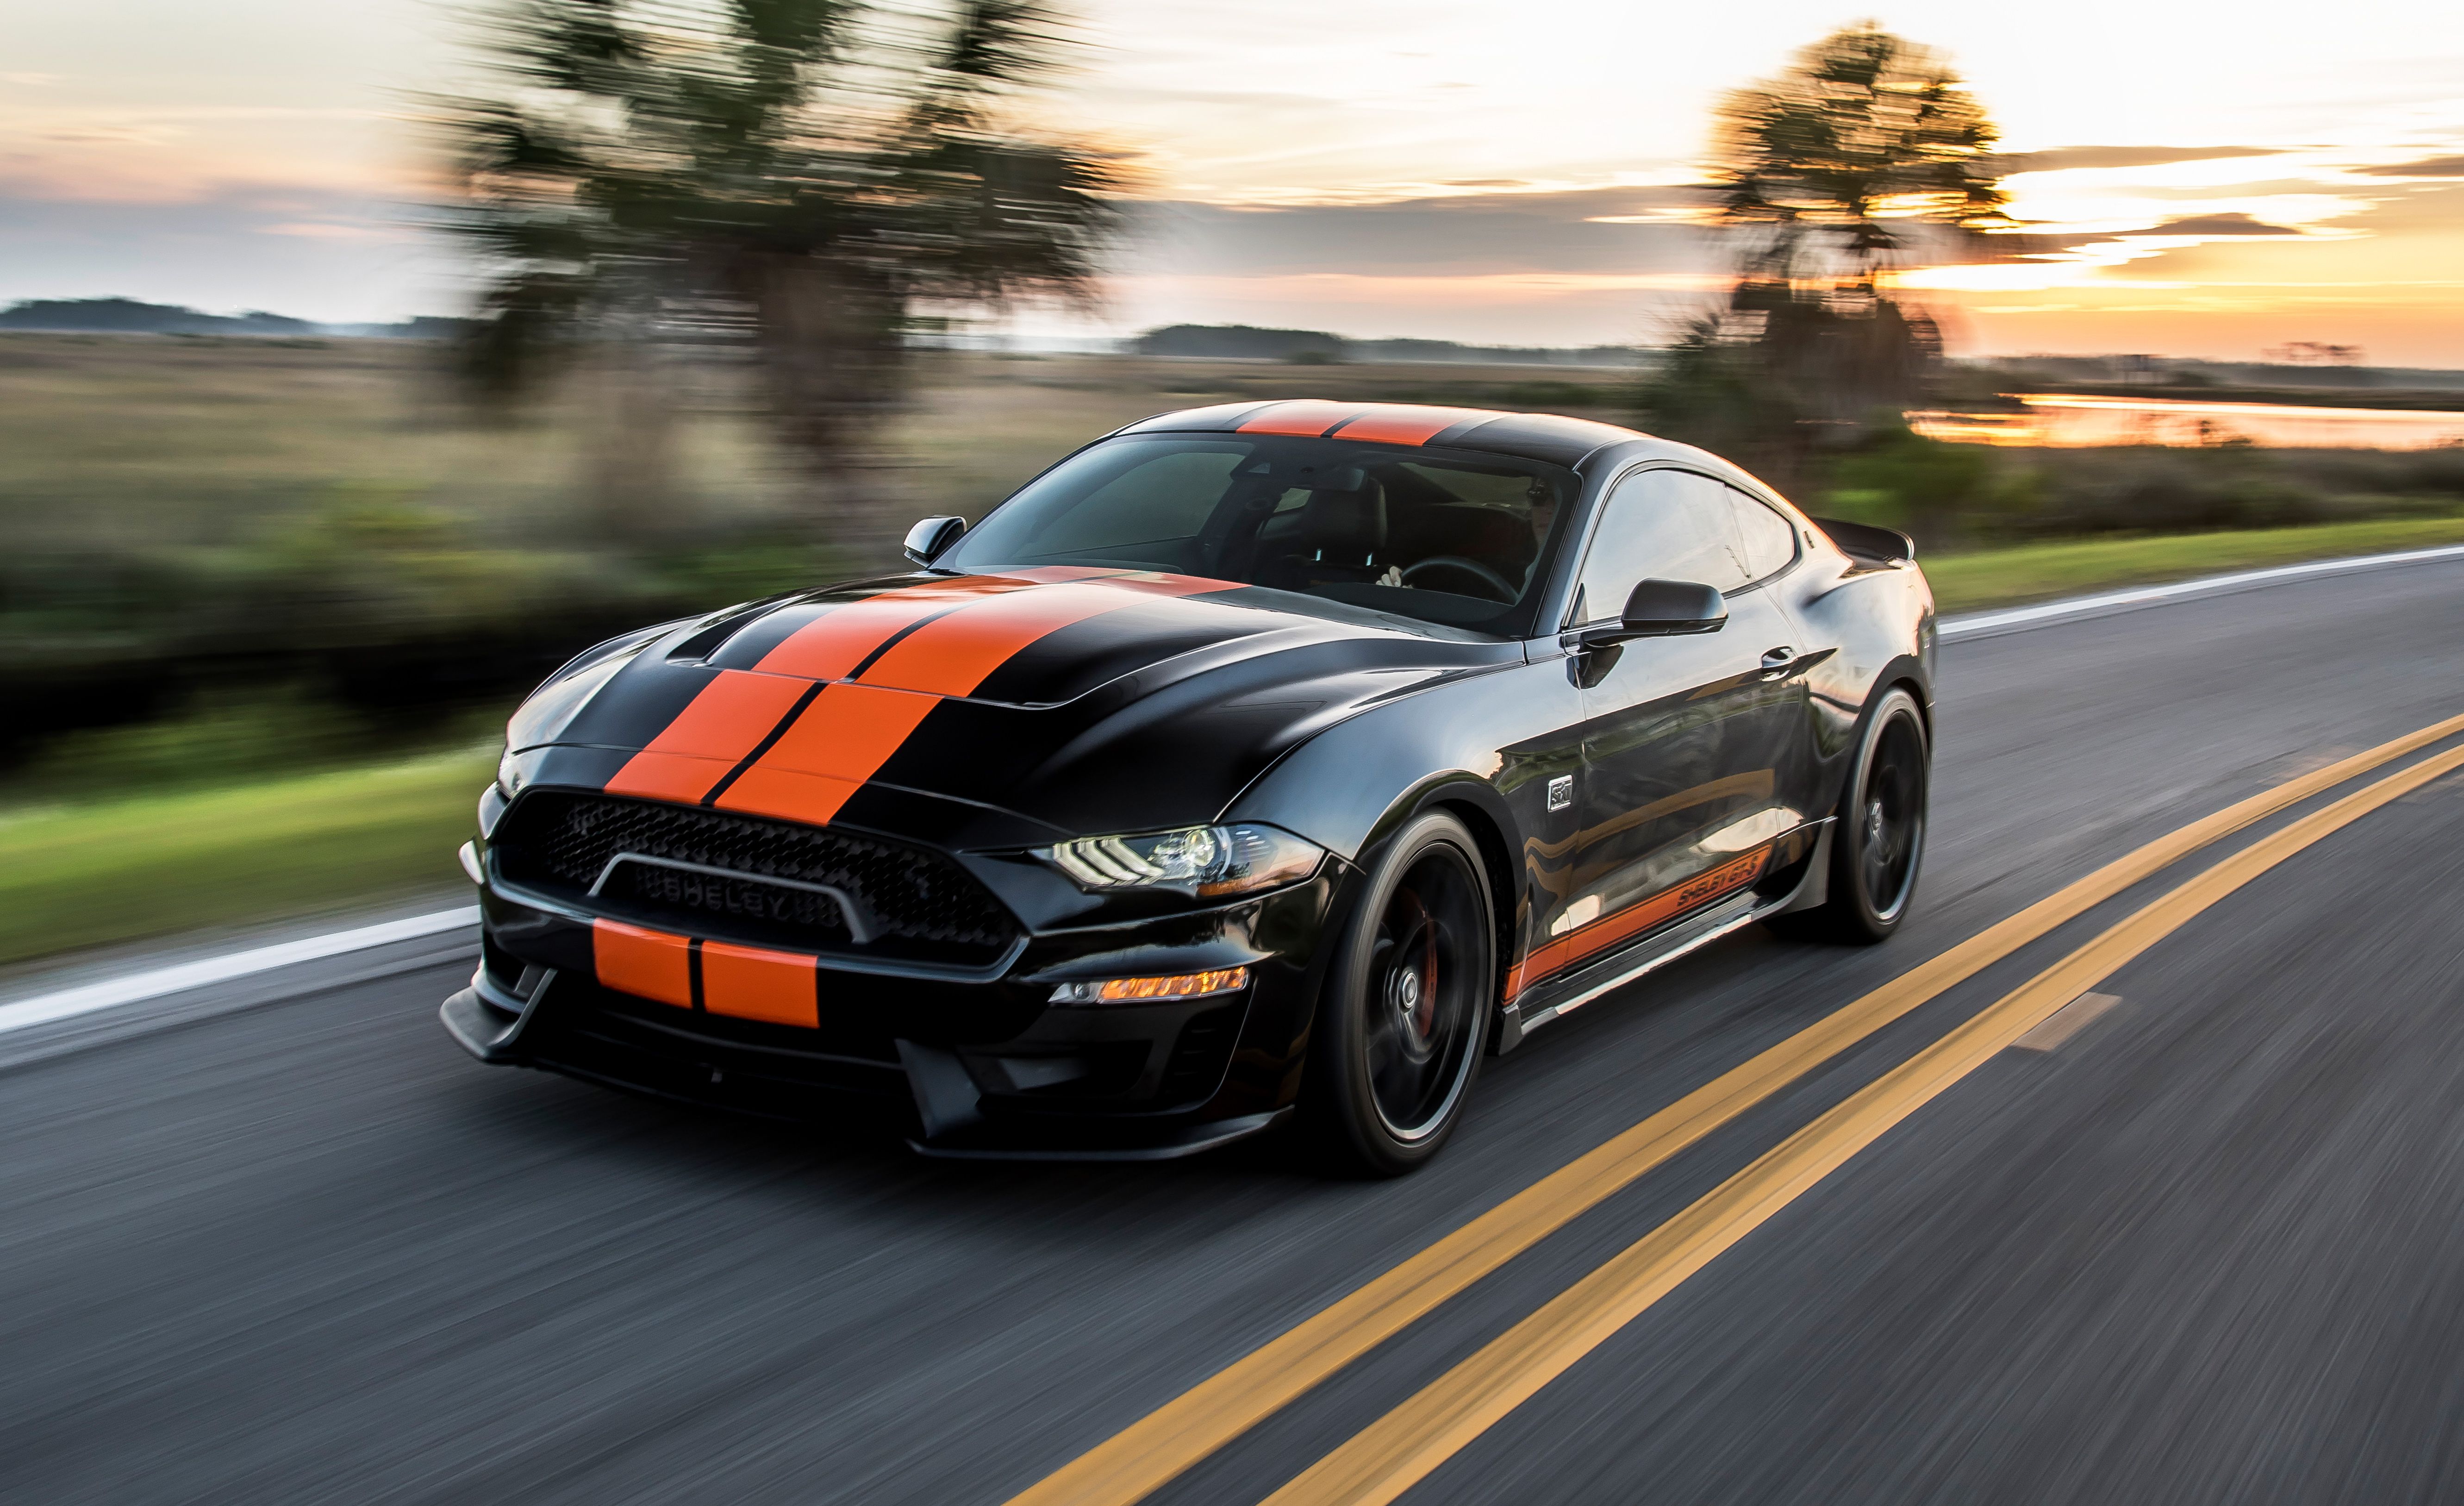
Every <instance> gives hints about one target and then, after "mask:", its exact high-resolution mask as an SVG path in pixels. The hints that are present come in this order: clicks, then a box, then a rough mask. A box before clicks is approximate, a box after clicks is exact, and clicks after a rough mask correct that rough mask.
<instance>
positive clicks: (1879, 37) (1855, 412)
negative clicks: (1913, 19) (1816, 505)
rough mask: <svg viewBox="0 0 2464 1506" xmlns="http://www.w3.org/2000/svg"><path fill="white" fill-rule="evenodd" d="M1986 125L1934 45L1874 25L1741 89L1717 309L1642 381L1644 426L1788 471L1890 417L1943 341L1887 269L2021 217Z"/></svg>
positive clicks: (1807, 472)
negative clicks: (1725, 266)
mask: <svg viewBox="0 0 2464 1506" xmlns="http://www.w3.org/2000/svg"><path fill="white" fill-rule="evenodd" d="M1994 141H1995V132H1994V128H1993V125H1992V122H1991V121H1990V120H1988V119H1987V118H1986V115H1985V112H1984V109H1983V107H1982V106H1980V105H1979V104H1978V103H1977V102H1976V100H1974V99H1973V98H1972V97H1971V96H1969V93H1968V92H1967V91H1966V90H1964V89H1962V88H1960V87H1959V80H1958V78H1957V76H1956V75H1954V74H1953V73H1952V72H1951V71H1950V69H1949V67H1948V66H1947V64H1946V63H1945V62H1944V61H1943V60H1942V59H1941V58H1940V57H1939V56H1937V55H1935V54H1933V53H1931V52H1929V51H1927V50H1926V49H1925V48H1922V47H1919V46H1916V45H1915V44H1913V43H1910V42H1908V41H1906V40H1904V39H1903V38H1901V37H1898V36H1894V35H1892V34H1891V33H1887V32H1884V31H1881V30H1880V29H1878V28H1876V27H1875V26H1873V25H1871V24H1870V23H1869V24H1865V25H1860V26H1854V27H1849V28H1847V29H1844V30H1842V31H1839V32H1836V33H1832V34H1831V35H1830V36H1827V37H1825V38H1823V39H1822V40H1821V41H1819V42H1816V43H1815V44H1814V45H1813V46H1812V47H1809V48H1807V49H1805V50H1804V51H1803V52H1801V53H1799V54H1798V55H1797V56H1796V58H1795V60H1794V62H1793V64H1792V65H1791V67H1790V68H1789V70H1788V71H1787V72H1786V73H1784V74H1782V75H1780V76H1779V77H1778V78H1771V79H1768V80H1766V81H1764V82H1762V83H1759V84H1755V85H1752V86H1750V87H1748V88H1744V89H1739V90H1736V91H1735V92H1733V93H1731V94H1730V95H1729V96H1728V97H1727V99H1726V100H1723V101H1722V102H1721V104H1720V106H1719V109H1718V112H1717V115H1716V117H1715V121H1714V130H1713V137H1712V158H1711V172H1710V176H1711V181H1712V184H1713V186H1714V187H1715V188H1716V190H1717V192H1718V195H1719V197H1718V200H1717V208H1716V210H1715V211H1714V219H1715V221H1716V223H1718V224H1719V225H1721V226H1722V227H1724V228H1725V229H1726V230H1727V233H1728V236H1729V243H1730V245H1731V246H1732V247H1733V248H1734V255H1735V264H1736V268H1737V273H1738V278H1737V284H1736V287H1735V289H1734V290H1733V292H1732V293H1731V294H1730V295H1729V298H1728V299H1727V305H1726V306H1725V307H1724V308H1720V309H1716V310H1713V311H1710V312H1707V313H1705V314H1704V315H1702V316H1700V317H1698V318H1696V319H1694V320H1692V321H1688V322H1687V323H1686V324H1685V325H1684V326H1683V328H1682V329H1681V331H1680V332H1679V338H1678V340H1677V341H1676V343H1675V344H1674V345H1673V347H1672V349H1671V351H1670V357H1669V359H1668V360H1667V361H1666V362H1665V363H1664V364H1663V365H1662V366H1661V368H1660V370H1659V372H1658V373H1657V374H1656V375H1655V376H1654V377H1653V378H1652V379H1651V380H1650V381H1649V382H1648V383H1647V384H1646V386H1645V389H1644V392H1643V404H1644V407H1645V408H1646V409H1648V410H1650V414H1651V422H1652V423H1653V424H1654V425H1655V426H1656V427H1657V428H1658V429H1659V430H1660V431H1661V432H1664V433H1667V434H1669V435H1671V436H1672V437H1677V438H1685V439H1695V440H1697V441H1698V442H1701V443H1704V444H1705V445H1709V446H1712V447H1714V448H1719V449H1723V450H1725V451H1726V452H1727V453H1729V454H1735V455H1737V456H1738V457H1739V458H1741V459H1745V460H1746V461H1747V463H1749V464H1751V465H1754V466H1756V467H1757V468H1759V469H1761V470H1763V471H1764V472H1766V473H1767V474H1769V475H1771V477H1772V478H1773V479H1774V480H1777V481H1779V482H1780V483H1781V484H1783V485H1801V484H1810V482H1811V480H1812V476H1811V473H1812V472H1814V471H1815V470H1816V469H1818V468H1819V464H1820V458H1821V456H1822V454H1825V453H1827V452H1833V451H1837V450H1841V449H1847V448H1853V447H1855V446H1857V445H1859V444H1862V443H1865V442H1868V441H1869V440H1872V439H1875V438H1876V437H1878V436H1881V435H1884V434H1888V433H1890V432H1895V431H1896V430H1897V428H1898V426H1899V425H1900V423H1901V416H1902V414H1903V412H1904V411H1905V410H1907V409H1908V408H1910V407H1913V406H1916V405H1917V404H1918V403H1920V402H1921V401H1922V398H1923V394H1924V391H1925V384H1926V381H1927V379H1928V377H1929V375H1930V374H1931V372H1932V371H1933V370H1934V368H1935V367H1936V365H1938V363H1939V360H1940V357H1941V351H1942V340H1941V335H1940V332H1939V330H1938V329H1937V328H1936V326H1935V324H1934V321H1933V320H1932V318H1931V317H1930V316H1929V315H1927V314H1926V313H1925V311H1924V310H1923V309H1922V308H1918V307H1915V306H1913V305H1911V304H1908V303H1905V302H1903V301H1902V300H1900V299H1895V298H1893V297H1892V296H1891V295H1890V294H1889V292H1888V291H1887V281H1886V278H1887V274H1888V273H1889V271H1890V270H1891V269H1892V268H1894V267H1895V266H1898V265H1901V264H1903V262H1904V261H1905V260H1907V259H1908V258H1910V257H1912V256H1915V255H1941V256H1949V255H1958V254H1959V250H1960V247H1959V243H1960V242H1962V241H1964V240H1966V239H1967V238H1969V237H1970V236H1973V235H1975V234H1977V233H1982V232H1984V231H1986V230H1989V229H1991V228H1993V227H1995V226H1997V225H2004V224H2008V223H2010V220H2009V218H2008V216H2007V215H2006V214H2005V213H2004V212H2003V205H2004V202H2005V199H2004V195H2003V193H2002V191H2001V189H2000V188H1998V187H1997V186H1996V168H1995V166H1994V161H1993V159H1992V157H1991V150H1992V147H1993V144H1994Z"/></svg>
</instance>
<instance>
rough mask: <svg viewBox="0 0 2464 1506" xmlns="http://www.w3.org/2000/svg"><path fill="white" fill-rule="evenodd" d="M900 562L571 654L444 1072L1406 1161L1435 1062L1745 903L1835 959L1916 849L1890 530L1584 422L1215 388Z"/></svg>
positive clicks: (516, 738)
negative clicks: (1228, 393)
mask: <svg viewBox="0 0 2464 1506" xmlns="http://www.w3.org/2000/svg"><path fill="white" fill-rule="evenodd" d="M907 552H908V554H909V556H910V557H911V558H912V559H913V561H914V563H915V565H916V569H915V571H914V572H913V573H912V574H906V575H898V576H892V577H889V578H886V579H881V580H872V581H863V582H858V583H856V584H853V585H847V586H835V587H827V588H825V589H821V590H810V591H801V592H798V593H795V594H792V595H787V596H781V597H776V598H773V599H771V600H768V601H762V602H756V603H753V604H751V605H748V606H743V607H736V608H730V609H727V610H725V611H720V612H715V613H713V614H711V615H710V616H707V617H702V618H699V619H696V620H693V621H688V622H679V623H671V624H668V625H666V626H664V627H658V628H652V629H648V630H645V631H641V632H638V633H634V634H631V635H629V636H627V637H624V638H621V639H618V640H616V641H614V642H610V643H605V644H602V645H600V646H599V647H598V648H595V649H593V650H591V651H590V652H589V653H584V654H583V655H582V656H581V657H580V658H578V659H576V660H574V661H573V662H572V663H571V664H568V665H566V666H565V667H564V668H563V669H562V670H561V671H559V672H558V673H557V674H556V675H555V676H554V677H552V678H550V679H549V680H548V681H547V683H546V684H544V685H542V686H540V687H539V690H538V691H537V692H536V693H534V694H533V695H532V697H531V698H530V699H529V700H528V701H526V702H525V703H524V704H523V705H522V707H521V709H520V710H519V711H518V712H517V714H516V715H515V717H514V718H513V720H512V722H511V725H510V728H509V736H508V738H507V751H506V754H505V758H504V764H503V766H502V767H501V768H500V770H499V771H498V775H497V779H496V783H495V786H494V787H493V788H491V789H489V790H488V791H487V793H486V794H485V795H484V796H483V797H482V799H481V801H480V807H479V831H480V835H479V839H478V840H477V841H476V842H474V843H473V844H471V845H470V846H469V847H466V848H465V849H464V851H463V856H464V862H465V866H466V868H467V869H468V870H469V871H470V873H471V876H472V877H473V880H475V881H476V882H477V883H478V884H479V886H480V891H481V897H482V906H483V910H484V913H485V916H486V938H485V955H484V958H483V961H482V963H481V966H480V968H479V971H478V974H477V976H475V977H474V978H473V980H472V986H471V987H469V988H467V989H465V990H463V991H462V992H460V993H457V994H455V995H454V996H453V997H452V998H451V999H449V1000H447V1001H446V1003H445V1007H444V1018H445V1024H446V1026H447V1028H448V1029H450V1030H451V1031H452V1032H453V1034H454V1036H455V1038H456V1039H458V1040H459V1041H460V1042H461V1043H462V1044H463V1045H464V1046H465V1047H467V1048H469V1050H470V1051H471V1052H473V1054H474V1055H476V1056H478V1057H479V1058H480V1059H481V1060H482V1061H488V1062H504V1063H516V1064H521V1065H527V1066H535V1067H543V1068H548V1069H552V1070H554V1071H558V1072H563V1073H569V1074H574V1075H576V1076H582V1077H587V1078H592V1079H596V1080H599V1081H603V1082H608V1083H615V1084H621V1085H624V1086H627V1087H632V1088H636V1089H643V1090H647V1091H649V1092H652V1093H657V1094H663V1095H667V1096H674V1097H680V1098H686V1099H692V1100H695V1101H700V1102H707V1103H713V1104H719V1105H724V1106H727V1107H730V1108H735V1109H739V1110H745V1111H749V1112H753V1113H758V1114H764V1115H770V1116H776V1117H781V1118H820V1117H822V1116H823V1114H824V1113H825V1111H828V1112H836V1111H837V1110H838V1109H839V1108H841V1107H843V1106H844V1104H845V1103H846V1102H847V1098H848V1096H851V1095H857V1096H860V1095H874V1096H879V1097H881V1098H884V1099H889V1100H894V1102H895V1104H896V1105H897V1110H898V1112H899V1113H901V1114H904V1115H908V1116H911V1118H910V1119H909V1122H911V1123H913V1125H914V1126H915V1134H914V1137H913V1143H914V1145H915V1146H916V1148H917V1149H919V1150H922V1151H925V1152H927V1153H929V1154H935V1155H954V1156H990V1157H1000V1156H1062V1157H1114V1158H1118V1157H1160V1156H1175V1155H1182V1154H1186V1153H1189V1152H1192V1151H1197V1150H1201V1149H1204V1148H1206V1147H1208V1146H1213V1145H1219V1144H1221V1143H1223V1142H1225V1141H1230V1140H1234V1139H1236V1138H1239V1137H1241V1136H1244V1135H1249V1134H1253V1133H1256V1132H1258V1131H1261V1130H1264V1129H1266V1128H1268V1127H1269V1126H1271V1125H1274V1124H1276V1123H1278V1122H1279V1121H1282V1120H1284V1119H1286V1118H1290V1117H1295V1116H1297V1117H1298V1118H1301V1119H1302V1121H1303V1122H1304V1123H1305V1124H1306V1125H1307V1126H1308V1127H1309V1130H1310V1131H1311V1133H1312V1134H1313V1135H1314V1136H1315V1137H1316V1138H1317V1140H1318V1141H1320V1142H1321V1143H1322V1144H1323V1146H1324V1147H1325V1148H1326V1150H1327V1151H1328V1152H1329V1153H1331V1155H1332V1156H1333V1157H1335V1158H1336V1159H1338V1160H1340V1161H1343V1162H1345V1163H1350V1164H1352V1165H1354V1166H1356V1167H1358V1168H1361V1169H1364V1170H1369V1171H1375V1172H1388V1173H1391V1172H1397V1171H1401V1170H1406V1169H1408V1168H1410V1167H1412V1166H1413V1165H1416V1164H1417V1163H1419V1162H1421V1161H1423V1160H1425V1159H1426V1158H1427V1157H1428V1156H1430V1155H1431V1154H1433V1153H1434V1152H1435V1151H1436V1150H1437V1148H1438V1146H1439V1145H1440V1143H1441V1142H1442V1141H1444V1139H1445V1137H1446V1135H1447V1133H1448V1132H1449V1130H1450V1129H1451V1128H1452V1127H1453V1125H1454V1124H1455V1123H1456V1121H1457V1120H1458V1119H1459V1118H1460V1117H1461V1115H1462V1112H1463V1103H1464V1099H1465V1097H1466V1095H1467V1094H1468V1092H1469V1090H1470V1087H1471V1084H1472V1080H1473V1077H1474V1076H1475V1074H1477V1072H1478V1069H1479V1063H1480V1058H1481V1056H1482V1054H1483V1053H1484V1051H1495V1052H1505V1051H1509V1050H1511V1049H1513V1047H1514V1046H1515V1044H1516V1043H1517V1042H1519V1041H1521V1040H1522V1039H1523V1038H1524V1036H1526V1035H1528V1034H1529V1033H1530V1032H1531V1031H1532V1030H1535V1029H1537V1028H1538V1027H1540V1026H1542V1025H1544V1024H1546V1023H1547V1022H1549V1021H1551V1020H1552V1019H1555V1018H1556V1017H1558V1016H1559V1015H1562V1014H1564V1013H1566V1012H1567V1011H1569V1010H1571V1009H1573V1008H1578V1007H1580V1006H1581V1005H1583V1004H1585V1003H1587V1002H1588V1001H1590V1000H1592V999H1595V998H1596V997H1598V996H1599V995H1600V994H1602V993H1604V992H1606V991H1607V990H1609V989H1611V988H1614V987H1616V986H1618V985H1620V984H1623V983H1625V982H1627V981H1628V980H1630V979H1633V978H1635V977H1637V976H1639V975H1640V974H1642V973H1644V972H1646V971H1648V970H1649V969H1651V968H1653V967H1655V966H1657V965H1659V964H1660V963H1664V962H1666V961H1668V960H1669V959H1671V958H1673V957H1676V956H1678V955H1679V954H1681V953H1683V952H1685V951H1687V950H1689V949H1691V948H1693V947H1696V946H1700V945H1702V944H1703V943H1705V941H1710V940H1711V939H1713V938H1715V937H1718V936H1720V935H1722V934H1724V933H1726V932H1728V931H1732V930H1734V929H1736V928H1737V927H1739V926H1742V925H1745V924H1748V923H1749V922H1751V921H1756V920H1765V919H1771V920H1774V921H1776V922H1779V923H1782V924H1784V925H1788V926H1792V927H1794V928H1796V929H1800V930H1812V931H1818V932H1821V933H1825V934H1828V935H1830V936H1833V937H1837V938H1840V939H1845V940H1861V941H1879V940H1881V938H1882V937H1884V936H1886V935H1888V934H1889V933H1890V932H1891V931H1892V930H1893V929H1894V928H1895V927H1896V926H1897V925H1898V924H1899V923H1900V920H1901V918H1902V917H1903V915H1904V914H1905V912H1906V909H1907V905H1908V900H1909V896H1910V894H1911V893H1912V891H1913V889H1914V887H1915V884H1916V875H1917V864H1918V859H1919V856H1920V853H1921V850H1922V848H1923V845H1924V838H1925V792H1926V777H1927V764H1928V753H1927V749H1928V745H1929V737H1928V734H1929V724H1930V719H1931V710H1930V707H1931V699H1932V697H1931V671H1932V663H1933V603H1932V592H1931V590H1930V588H1929V587H1927V586H1926V584H1925V576H1924V575H1923V573H1922V572H1920V571H1919V570H1918V569H1917V568H1916V567H1915V565H1914V564H1913V562H1912V559H1911V555H1912V553H1913V551H1912V550H1911V548H1910V546H1909V544H1908V541H1907V540H1906V539H1905V538H1904V537H1903V536H1902V535H1899V534H1896V533H1893V532H1890V531H1888V530H1885V529H1880V528H1872V527H1866V526H1860V525H1858V524H1853V523H1836V522H1816V521H1815V520H1809V519H1807V518H1806V517H1804V516H1803V515H1801V514H1799V513H1798V512H1797V511H1796V510H1795V509H1794V508H1793V507H1791V506H1790V505H1789V504H1788V503H1787V502H1785V501H1784V500H1782V499H1781V498H1778V497H1776V496H1774V495H1772V494H1771V491H1770V490H1769V489H1768V488H1766V487H1764V486H1762V485H1761V484H1760V483H1758V482H1757V481H1755V480H1754V478H1753V477H1751V476H1748V475H1746V474H1745V473H1744V472H1742V471H1740V470H1738V469H1737V468H1736V467H1734V466H1732V465H1729V464H1727V463H1726V462H1725V461H1722V460H1720V459H1718V458H1716V457H1714V456H1712V455H1709V454H1705V453H1703V452H1702V451H1699V450H1694V449H1689V448H1687V447H1685V446H1683V445H1678V444H1671V443H1668V442H1666V441H1663V440H1659V439H1654V438H1650V437H1648V436H1646V435H1643V434H1639V433H1636V432H1631V431H1628V430H1624V429H1617V428H1613V427H1610V426H1608V425H1605V424H1596V423H1589V422H1584V421H1580V420H1576V419H1569V418H1556V417H1548V416H1543V415H1535V414H1520V413H1497V412H1487V411H1481V410H1465V409H1445V408H1416V407H1402V406H1391V405H1364V404H1353V403H1325V402H1281V403H1266V404H1255V403H1250V404H1231V405H1225V406H1221V407H1214V408H1201V409H1195V410H1189V411H1187V412H1178V413H1168V414H1164V415H1162V416H1161V417H1157V418H1151V419H1148V420H1146V421H1145V422H1143V423H1139V424H1133V425H1132V426H1130V427H1129V428H1127V429H1124V430H1121V431H1119V432H1116V433H1112V434H1109V435H1107V436H1105V437H1104V438H1102V439H1100V440H1097V441H1096V442H1095V443H1093V444H1091V445H1089V446H1088V447H1087V448H1085V449H1083V450H1080V451H1078V452H1077V453H1076V454H1072V455H1071V456H1069V457H1068V458H1067V459H1066V460H1064V461H1062V462H1061V463H1060V464H1058V465H1056V466H1054V467H1053V468H1052V469H1050V470H1049V471H1046V472H1045V474H1044V475H1042V476H1038V477H1037V478H1036V479H1035V480H1034V481H1032V482H1030V483H1029V484H1028V485H1027V486H1026V487H1025V488H1024V489H1023V491H1021V492H1019V493H1018V494H1017V495H1016V496H1014V497H1012V498H1010V499H1009V500H1008V501H1006V502H1003V503H1002V504H1001V506H1000V507H998V508H997V509H995V510H994V511H992V512H991V513H990V514H988V515H987V516H986V517H985V518H984V520H983V521H982V522H980V523H979V524H978V525H977V526H976V527H974V528H973V529H969V528H967V527H966V526H965V524H964V523H963V522H962V521H961V520H958V519H956V518H934V519H927V520H925V521H923V522H921V523H918V524H917V525H916V527H915V529H914V531H913V533H912V534H911V535H910V536H909V539H908V549H907Z"/></svg>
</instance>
